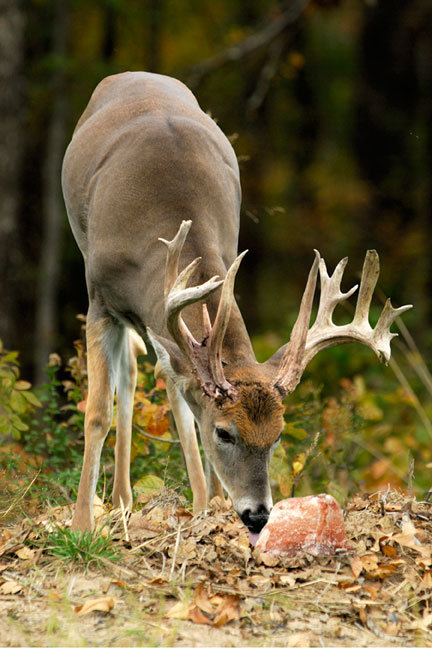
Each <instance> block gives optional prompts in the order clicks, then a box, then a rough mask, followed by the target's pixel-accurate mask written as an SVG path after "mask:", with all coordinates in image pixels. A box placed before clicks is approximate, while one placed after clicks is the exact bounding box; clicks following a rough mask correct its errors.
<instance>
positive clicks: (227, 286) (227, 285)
mask: <svg viewBox="0 0 432 648" xmlns="http://www.w3.org/2000/svg"><path fill="white" fill-rule="evenodd" d="M246 253H247V250H245V251H244V252H242V253H241V254H239V256H238V257H237V258H236V259H235V261H234V262H233V263H232V264H231V266H230V268H229V269H228V272H227V274H226V276H225V279H224V282H223V287H222V294H221V298H220V301H219V306H218V310H217V313H216V318H215V321H214V324H213V327H212V328H211V330H210V339H209V347H210V349H209V361H210V367H211V371H212V374H213V376H214V377H215V379H216V382H217V383H218V384H221V385H222V384H223V385H225V389H228V385H229V383H228V382H227V380H226V379H225V375H224V372H223V366H222V343H223V339H224V337H225V333H226V329H227V326H228V322H229V319H230V315H231V306H232V302H233V299H234V281H235V277H236V274H237V270H238V269H239V266H240V263H241V261H242V259H243V257H244V255H245V254H246Z"/></svg>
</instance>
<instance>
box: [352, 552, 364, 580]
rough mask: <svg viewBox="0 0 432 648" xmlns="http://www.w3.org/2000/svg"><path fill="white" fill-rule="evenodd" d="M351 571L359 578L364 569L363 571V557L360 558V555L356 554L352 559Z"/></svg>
mask: <svg viewBox="0 0 432 648" xmlns="http://www.w3.org/2000/svg"><path fill="white" fill-rule="evenodd" d="M351 571H352V573H353V575H354V578H357V577H358V576H360V574H361V573H362V571H363V561H362V559H361V558H359V556H356V557H355V558H353V560H352V561H351Z"/></svg>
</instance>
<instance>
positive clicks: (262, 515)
mask: <svg viewBox="0 0 432 648" xmlns="http://www.w3.org/2000/svg"><path fill="white" fill-rule="evenodd" d="M268 517H269V511H268V509H267V507H266V506H264V504H260V506H259V507H258V508H257V510H256V511H255V512H253V511H252V510H251V509H246V510H245V511H243V513H242V514H241V515H240V519H241V521H242V522H243V524H244V525H245V526H247V528H248V529H249V531H250V532H251V533H259V532H260V531H261V529H262V528H263V526H265V525H266V523H267V520H268Z"/></svg>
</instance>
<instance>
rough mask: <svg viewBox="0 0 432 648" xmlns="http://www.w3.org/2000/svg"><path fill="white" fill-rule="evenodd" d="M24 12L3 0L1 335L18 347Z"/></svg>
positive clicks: (0, 2) (0, 60) (0, 70)
mask: <svg viewBox="0 0 432 648" xmlns="http://www.w3.org/2000/svg"><path fill="white" fill-rule="evenodd" d="M24 22H25V14H24V10H23V6H22V2H21V0H0V87H1V92H0V115H1V120H0V299H1V305H0V338H1V339H2V340H3V341H4V343H5V346H7V347H9V348H12V347H16V346H17V344H18V340H17V338H16V327H15V326H14V322H15V317H16V312H15V310H16V309H15V302H16V299H15V295H16V294H17V292H18V289H17V277H18V273H19V266H20V260H21V255H20V252H19V245H18V243H19V242H18V209H19V179H20V174H21V162H22V150H23V148H22V144H23V141H22V132H23V129H22V113H21V111H20V106H21V96H22V85H23V82H22V77H21V65H22V51H23V32H24Z"/></svg>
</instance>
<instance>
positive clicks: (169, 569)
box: [0, 491, 432, 647]
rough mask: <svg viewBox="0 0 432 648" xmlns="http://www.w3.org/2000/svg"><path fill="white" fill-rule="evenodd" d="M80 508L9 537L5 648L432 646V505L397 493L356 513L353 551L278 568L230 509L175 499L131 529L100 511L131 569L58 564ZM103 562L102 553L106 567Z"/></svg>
mask: <svg viewBox="0 0 432 648" xmlns="http://www.w3.org/2000/svg"><path fill="white" fill-rule="evenodd" d="M71 512H72V511H71V508H70V507H58V508H55V509H52V510H50V511H49V512H47V513H45V514H44V515H39V516H36V517H33V518H32V519H31V518H29V517H25V518H23V519H22V520H21V521H20V522H19V523H15V524H9V525H7V526H6V525H4V526H3V527H0V644H1V645H4V646H304V647H307V646H357V647H359V646H398V645H399V646H432V604H431V594H432V503H429V502H417V501H416V500H415V499H414V498H410V497H407V496H405V495H402V494H401V493H398V492H395V491H386V492H381V493H378V494H375V495H374V496H366V495H362V496H356V497H355V498H354V499H353V500H351V501H350V502H349V503H348V504H347V506H346V508H345V512H344V514H345V524H346V530H347V536H348V538H349V539H350V541H351V543H352V551H351V552H348V553H344V554H339V555H337V556H333V557H319V558H316V557H312V556H308V555H303V556H301V557H298V558H296V559H291V560H289V559H287V558H275V557H274V556H271V555H270V554H264V553H262V552H260V551H259V550H257V549H254V548H253V547H251V546H250V544H249V540H248V533H247V530H246V529H245V527H244V526H243V525H242V523H241V522H240V521H239V519H238V518H237V516H236V515H235V513H234V512H233V510H232V509H231V508H229V507H228V506H227V504H226V503H223V502H221V501H216V502H214V506H213V508H212V510H211V511H210V512H209V513H207V514H200V515H198V516H195V517H193V516H192V514H191V513H190V511H189V510H188V509H187V508H185V505H184V501H182V500H181V499H180V498H179V497H177V496H176V494H175V493H173V492H172V491H165V492H163V493H162V494H161V495H160V496H158V497H153V498H152V499H150V500H149V501H148V502H147V503H146V504H145V505H144V508H143V509H142V510H140V511H138V512H135V513H133V514H132V516H131V518H130V519H129V521H128V523H127V527H125V524H126V520H125V519H124V516H122V515H121V514H120V513H115V512H114V513H113V514H112V515H111V516H110V518H109V521H108V524H107V517H106V516H107V514H106V512H105V510H104V508H103V506H102V505H100V506H99V507H98V511H97V512H98V514H99V518H98V520H99V525H103V524H105V526H104V527H103V528H104V529H105V531H102V533H107V528H108V526H109V527H110V531H109V533H110V534H111V536H112V538H113V540H112V542H111V546H112V547H115V552H116V554H115V555H116V557H117V559H118V560H117V561H116V562H112V560H111V559H107V558H106V559H105V558H103V557H102V558H100V559H99V563H98V564H96V558H95V561H94V564H93V563H92V562H90V564H89V565H88V566H87V567H86V568H82V569H77V567H73V566H72V564H70V563H68V562H67V560H66V557H64V558H61V557H60V558H59V557H57V558H56V557H55V556H51V555H49V554H50V549H49V548H50V547H52V542H51V540H50V537H51V534H52V533H53V532H55V529H56V528H57V529H58V528H67V525H68V524H69V521H70V517H71ZM101 555H102V554H101Z"/></svg>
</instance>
